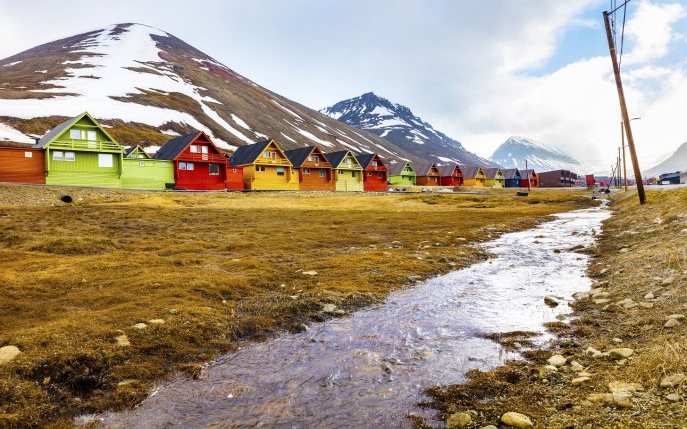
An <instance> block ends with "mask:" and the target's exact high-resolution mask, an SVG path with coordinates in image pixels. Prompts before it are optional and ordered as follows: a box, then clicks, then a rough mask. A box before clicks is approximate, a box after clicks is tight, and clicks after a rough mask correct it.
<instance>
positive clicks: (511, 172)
mask: <svg viewBox="0 0 687 429" xmlns="http://www.w3.org/2000/svg"><path fill="white" fill-rule="evenodd" d="M501 171H502V172H503V177H505V178H506V179H509V180H513V179H520V170H518V169H517V168H506V169H505V170H501Z"/></svg>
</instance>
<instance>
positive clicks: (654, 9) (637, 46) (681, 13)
mask: <svg viewBox="0 0 687 429" xmlns="http://www.w3.org/2000/svg"><path fill="white" fill-rule="evenodd" d="M638 5H639V6H638V8H637V13H636V14H635V15H634V17H633V18H632V19H631V20H630V21H629V22H628V23H627V26H626V29H625V37H627V39H629V40H628V41H629V42H630V43H633V42H634V48H633V49H632V51H631V52H629V53H627V54H626V55H625V57H624V59H623V62H624V63H625V64H641V63H645V62H648V61H652V60H655V59H659V58H662V57H664V56H665V55H666V54H667V53H668V49H669V45H670V43H671V42H672V41H673V40H675V39H676V37H677V34H676V33H675V31H674V30H673V25H674V24H675V23H676V22H677V21H679V20H680V19H682V18H684V17H685V13H686V11H685V7H684V6H683V5H681V4H677V3H675V4H666V5H660V4H653V3H650V2H648V1H642V2H639V3H638Z"/></svg>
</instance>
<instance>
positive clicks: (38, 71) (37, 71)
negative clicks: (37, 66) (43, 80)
mask: <svg viewBox="0 0 687 429" xmlns="http://www.w3.org/2000/svg"><path fill="white" fill-rule="evenodd" d="M47 72H48V71H47V70H36V71H35V72H34V73H47Z"/></svg>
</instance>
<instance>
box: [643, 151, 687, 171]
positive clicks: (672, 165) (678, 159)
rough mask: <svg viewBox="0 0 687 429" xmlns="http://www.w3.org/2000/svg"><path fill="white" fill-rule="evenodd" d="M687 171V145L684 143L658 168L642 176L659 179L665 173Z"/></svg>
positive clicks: (651, 169)
mask: <svg viewBox="0 0 687 429" xmlns="http://www.w3.org/2000/svg"><path fill="white" fill-rule="evenodd" d="M685 170H687V143H683V144H681V145H680V147H678V148H677V150H676V151H675V153H674V154H672V155H671V156H670V157H669V158H668V159H666V160H664V161H663V162H661V163H660V164H658V165H657V166H655V167H653V168H650V169H648V170H647V171H646V172H642V176H643V177H646V178H649V177H658V176H660V175H661V174H664V173H674V172H676V171H685Z"/></svg>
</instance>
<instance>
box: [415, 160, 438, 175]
mask: <svg viewBox="0 0 687 429" xmlns="http://www.w3.org/2000/svg"><path fill="white" fill-rule="evenodd" d="M432 167H435V168H436V164H434V163H432V164H421V165H420V166H419V167H417V168H416V169H415V173H416V174H417V175H418V176H427V175H429V173H430V172H431V171H432Z"/></svg>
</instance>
